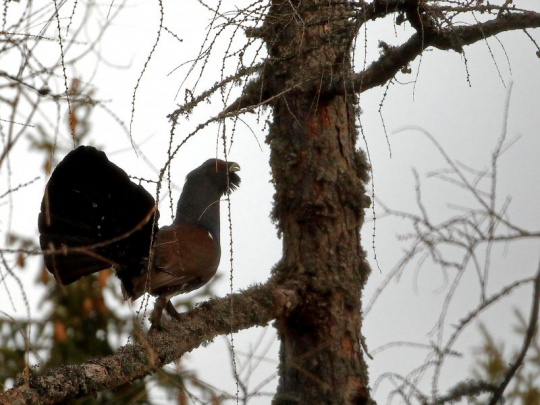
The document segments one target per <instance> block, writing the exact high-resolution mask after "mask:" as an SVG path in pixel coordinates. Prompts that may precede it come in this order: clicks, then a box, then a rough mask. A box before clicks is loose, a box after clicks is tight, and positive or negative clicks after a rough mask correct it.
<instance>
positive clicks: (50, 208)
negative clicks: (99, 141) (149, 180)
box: [38, 146, 157, 295]
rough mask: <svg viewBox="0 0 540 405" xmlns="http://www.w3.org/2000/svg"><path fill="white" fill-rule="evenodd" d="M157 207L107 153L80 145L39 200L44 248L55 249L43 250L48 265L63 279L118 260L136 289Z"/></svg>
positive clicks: (69, 279) (121, 271)
mask: <svg viewBox="0 0 540 405" xmlns="http://www.w3.org/2000/svg"><path fill="white" fill-rule="evenodd" d="M156 213H157V211H155V201H154V198H153V197H152V196H151V195H150V194H149V193H148V192H147V191H146V190H145V189H144V188H143V187H142V186H140V185H137V184H135V183H133V182H132V181H131V180H130V179H129V177H128V175H127V174H126V172H124V171H123V170H122V169H120V168H119V167H118V166H116V165H115V164H114V163H112V162H110V161H109V159H107V156H106V155H105V153H103V152H101V151H98V150H97V149H95V148H93V147H90V146H80V147H78V148H77V149H75V150H74V151H72V152H70V153H69V154H68V155H67V156H66V157H65V158H64V160H63V161H62V162H60V163H59V164H58V166H57V167H56V169H55V170H54V172H53V174H52V176H51V178H50V180H49V183H48V184H47V188H46V189H45V195H44V196H43V201H42V202H41V212H40V214H39V220H38V225H39V232H40V235H41V236H40V244H41V248H42V249H43V250H49V249H52V250H56V251H57V252H56V253H46V254H45V255H44V258H45V265H46V266H47V269H48V270H49V271H50V272H51V273H52V274H54V276H55V278H56V279H57V280H58V281H59V282H61V283H62V284H65V285H66V284H70V283H72V282H74V281H76V280H78V279H80V278H81V277H84V276H86V275H89V274H92V273H95V272H97V271H100V270H103V269H107V268H109V267H111V266H113V265H114V266H115V267H116V269H117V272H118V273H117V274H118V276H119V277H120V279H121V280H122V283H123V285H124V289H125V290H126V292H127V294H128V295H132V288H133V287H132V281H133V279H134V278H135V277H137V276H138V275H141V274H143V273H144V272H145V271H146V267H147V266H148V253H149V251H150V244H151V240H152V238H151V235H152V227H153V223H154V216H155V215H156ZM154 232H157V227H156V229H155V230H154Z"/></svg>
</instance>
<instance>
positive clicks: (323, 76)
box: [262, 0, 370, 404]
mask: <svg viewBox="0 0 540 405" xmlns="http://www.w3.org/2000/svg"><path fill="white" fill-rule="evenodd" d="M317 3H319V2H317V1H309V2H306V1H303V2H301V3H300V2H291V1H281V0H278V1H274V2H273V5H272V7H271V10H270V12H269V14H268V16H267V19H266V21H265V24H264V26H263V34H262V35H263V36H264V38H265V39H266V41H267V43H268V49H269V53H270V56H271V58H272V59H273V61H274V62H273V64H272V72H271V73H269V74H267V75H266V76H265V78H264V80H265V81H266V83H267V84H266V86H267V88H269V90H268V91H270V92H271V93H272V94H280V96H279V97H277V98H276V101H275V103H274V105H273V111H274V120H273V122H274V124H273V125H272V126H271V127H270V133H269V136H268V139H267V142H268V143H269V144H270V146H271V152H272V155H271V166H272V171H273V178H274V182H275V185H276V194H275V205H274V212H273V216H274V219H275V220H276V222H277V223H278V224H279V232H280V233H281V235H282V238H283V250H284V252H283V259H282V261H281V262H280V263H279V265H278V266H277V267H276V269H275V275H276V277H277V279H278V282H280V283H283V284H285V285H293V286H294V288H296V289H297V290H298V291H299V292H300V295H301V297H302V304H301V305H300V306H298V307H297V308H296V309H295V310H294V311H292V312H291V313H289V314H288V315H287V316H284V317H280V318H278V319H277V321H276V328H277V331H278V335H279V338H280V340H281V349H280V360H281V366H280V380H279V386H278V391H277V394H276V397H275V400H274V402H275V403H280V404H282V403H309V404H322V403H332V404H362V403H367V402H368V398H369V394H368V376H367V368H366V364H365V362H364V359H363V354H362V348H361V343H360V342H361V332H360V330H361V325H362V317H361V300H360V298H361V293H362V288H363V286H364V284H365V282H366V279H367V276H368V274H369V271H370V269H369V266H368V264H367V262H366V260H365V255H364V252H363V250H362V248H361V246H360V227H361V225H362V222H363V216H364V214H363V209H364V208H365V207H367V206H368V201H369V199H368V198H367V197H366V196H365V188H364V182H363V181H365V180H367V178H368V175H367V173H368V165H367V164H366V160H365V157H364V154H363V153H362V152H359V151H357V150H356V148H355V144H356V140H357V130H356V127H355V114H356V111H355V103H356V99H355V95H354V94H345V95H343V94H342V95H339V96H338V95H332V94H325V95H323V94H321V93H320V92H319V91H318V89H319V88H326V86H327V85H328V84H329V82H330V81H337V80H338V79H339V78H341V79H343V77H346V76H347V75H349V74H350V73H351V61H350V51H351V49H350V48H351V38H355V34H356V32H357V30H358V26H357V25H354V24H353V23H352V22H351V20H350V19H349V18H347V13H348V12H349V11H350V9H348V8H347V6H346V5H344V3H343V2H340V3H339V5H332V4H331V2H328V1H326V2H321V4H317ZM328 87H331V86H328ZM341 93H343V92H341ZM345 93H346V92H345Z"/></svg>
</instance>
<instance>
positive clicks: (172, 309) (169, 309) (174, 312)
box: [165, 301, 180, 319]
mask: <svg viewBox="0 0 540 405" xmlns="http://www.w3.org/2000/svg"><path fill="white" fill-rule="evenodd" d="M165 309H166V310H167V313H168V314H169V315H170V316H171V318H174V319H180V314H179V313H178V311H177V310H176V308H175V307H174V305H173V304H172V302H171V301H167V306H166V307H165Z"/></svg>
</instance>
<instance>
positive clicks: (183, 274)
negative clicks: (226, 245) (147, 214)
mask: <svg viewBox="0 0 540 405" xmlns="http://www.w3.org/2000/svg"><path fill="white" fill-rule="evenodd" d="M220 255H221V251H220V246H219V241H216V240H214V238H213V237H212V235H211V234H210V233H209V232H208V231H207V230H205V229H204V228H201V227H199V226H197V225H191V224H173V225H171V226H165V227H163V228H161V229H160V230H159V232H158V234H157V237H156V241H155V243H154V269H153V271H152V274H151V276H150V280H149V288H148V290H149V292H150V293H151V294H154V295H158V294H163V293H167V291H169V290H170V291H171V293H172V292H174V293H185V292H189V291H192V290H194V289H196V288H199V287H201V286H202V285H204V284H206V283H207V282H208V281H209V280H210V278H212V276H213V275H214V274H215V273H216V270H217V267H218V264H219V259H220Z"/></svg>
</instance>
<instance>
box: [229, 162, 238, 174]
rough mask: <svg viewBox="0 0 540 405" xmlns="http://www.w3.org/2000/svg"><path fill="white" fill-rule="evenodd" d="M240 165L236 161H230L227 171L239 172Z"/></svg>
mask: <svg viewBox="0 0 540 405" xmlns="http://www.w3.org/2000/svg"><path fill="white" fill-rule="evenodd" d="M239 171H240V165H239V164H238V163H234V162H231V163H229V173H234V172H239Z"/></svg>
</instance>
